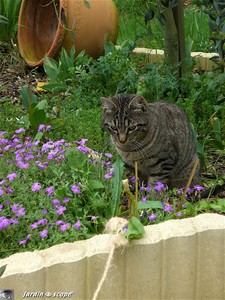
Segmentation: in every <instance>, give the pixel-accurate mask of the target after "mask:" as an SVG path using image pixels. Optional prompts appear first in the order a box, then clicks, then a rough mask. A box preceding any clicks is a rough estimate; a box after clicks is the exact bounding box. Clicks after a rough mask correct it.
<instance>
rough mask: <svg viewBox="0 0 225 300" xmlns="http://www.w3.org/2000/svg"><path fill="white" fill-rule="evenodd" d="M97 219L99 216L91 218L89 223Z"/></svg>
mask: <svg viewBox="0 0 225 300" xmlns="http://www.w3.org/2000/svg"><path fill="white" fill-rule="evenodd" d="M98 218H99V216H92V217H91V221H94V220H97V219H98Z"/></svg>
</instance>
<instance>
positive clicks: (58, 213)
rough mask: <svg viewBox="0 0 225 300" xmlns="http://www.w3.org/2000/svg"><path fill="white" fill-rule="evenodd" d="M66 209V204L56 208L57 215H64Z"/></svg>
mask: <svg viewBox="0 0 225 300" xmlns="http://www.w3.org/2000/svg"><path fill="white" fill-rule="evenodd" d="M65 210H66V207H65V206H59V207H58V208H57V210H56V213H57V215H62V214H63V212H64V211H65Z"/></svg>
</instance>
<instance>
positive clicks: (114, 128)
mask: <svg viewBox="0 0 225 300" xmlns="http://www.w3.org/2000/svg"><path fill="white" fill-rule="evenodd" d="M109 128H110V129H112V130H114V131H115V130H117V127H116V126H113V125H110V126H109Z"/></svg>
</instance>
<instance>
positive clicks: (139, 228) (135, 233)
mask: <svg viewBox="0 0 225 300" xmlns="http://www.w3.org/2000/svg"><path fill="white" fill-rule="evenodd" d="M144 233H145V230H144V226H143V225H142V224H141V222H140V220H139V219H138V218H136V217H131V218H130V220H129V222H128V229H127V231H126V233H125V237H127V238H128V239H129V240H132V239H139V238H141V237H143V235H144Z"/></svg>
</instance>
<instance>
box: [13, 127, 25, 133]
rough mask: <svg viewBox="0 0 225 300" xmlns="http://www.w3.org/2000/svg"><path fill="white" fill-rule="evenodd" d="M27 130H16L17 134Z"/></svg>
mask: <svg viewBox="0 0 225 300" xmlns="http://www.w3.org/2000/svg"><path fill="white" fill-rule="evenodd" d="M25 131H26V130H25V129H24V128H22V127H21V128H19V129H17V130H15V133H17V134H18V133H21V132H25Z"/></svg>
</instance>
